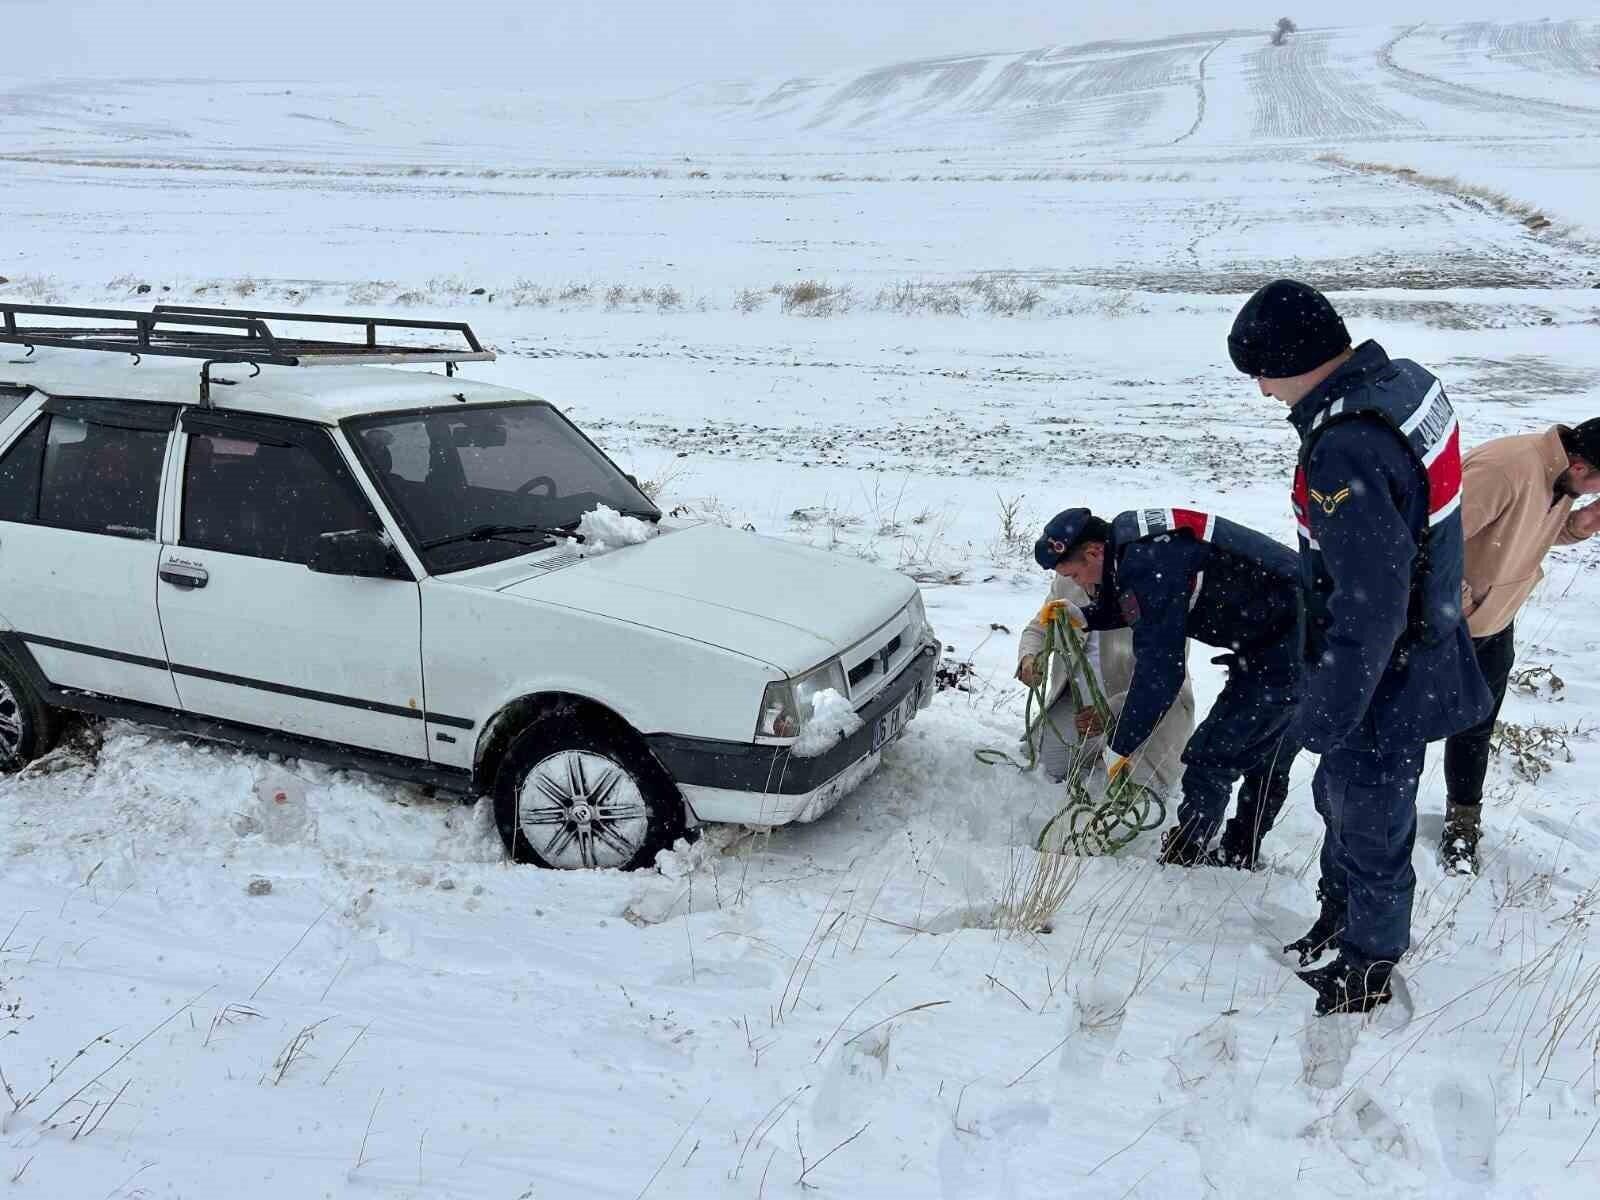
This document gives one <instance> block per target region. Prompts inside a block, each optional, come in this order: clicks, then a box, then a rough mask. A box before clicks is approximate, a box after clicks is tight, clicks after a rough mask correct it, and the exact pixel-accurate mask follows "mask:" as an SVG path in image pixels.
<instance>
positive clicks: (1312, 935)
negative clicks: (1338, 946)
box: [1283, 900, 1344, 967]
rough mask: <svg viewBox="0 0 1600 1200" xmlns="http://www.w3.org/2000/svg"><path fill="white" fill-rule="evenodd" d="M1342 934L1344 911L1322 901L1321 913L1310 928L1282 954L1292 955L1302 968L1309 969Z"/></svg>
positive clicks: (1286, 947) (1284, 949)
mask: <svg viewBox="0 0 1600 1200" xmlns="http://www.w3.org/2000/svg"><path fill="white" fill-rule="evenodd" d="M1343 932H1344V910H1343V909H1342V908H1335V907H1334V906H1333V905H1331V904H1329V903H1328V901H1327V900H1323V902H1322V911H1321V912H1320V913H1318V914H1317V919H1316V920H1315V921H1314V922H1312V925H1311V928H1310V929H1308V930H1306V931H1305V933H1304V934H1303V935H1302V936H1300V937H1298V938H1296V939H1295V940H1294V941H1292V942H1290V943H1289V944H1288V945H1287V946H1285V947H1284V948H1283V952H1284V953H1285V954H1293V955H1294V956H1295V957H1296V958H1298V959H1299V960H1300V965H1301V966H1302V967H1309V966H1310V965H1311V964H1312V963H1314V962H1316V961H1317V959H1319V958H1321V957H1322V955H1323V954H1324V952H1326V951H1327V950H1329V949H1331V948H1332V947H1333V946H1334V944H1335V943H1336V942H1337V941H1338V939H1339V935H1340V934H1341V933H1343Z"/></svg>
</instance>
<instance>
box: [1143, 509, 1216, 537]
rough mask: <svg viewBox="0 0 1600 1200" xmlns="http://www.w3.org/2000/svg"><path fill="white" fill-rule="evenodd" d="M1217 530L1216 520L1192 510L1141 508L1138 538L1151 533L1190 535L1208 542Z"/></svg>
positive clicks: (1208, 514) (1209, 515)
mask: <svg viewBox="0 0 1600 1200" xmlns="http://www.w3.org/2000/svg"><path fill="white" fill-rule="evenodd" d="M1216 529H1217V518H1216V517H1214V516H1212V515H1211V514H1210V513H1203V512H1200V511H1199V510H1198V509H1193V508H1141V509H1140V510H1139V536H1140V537H1149V536H1150V535H1151V534H1153V533H1185V532H1186V533H1192V534H1194V536H1195V537H1197V538H1199V539H1200V540H1201V541H1202V542H1209V541H1210V540H1211V537H1212V534H1214V533H1215V532H1216Z"/></svg>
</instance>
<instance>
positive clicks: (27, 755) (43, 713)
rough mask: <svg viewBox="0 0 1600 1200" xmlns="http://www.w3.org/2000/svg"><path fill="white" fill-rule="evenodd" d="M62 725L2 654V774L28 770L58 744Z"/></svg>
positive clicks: (0, 676) (8, 657)
mask: <svg viewBox="0 0 1600 1200" xmlns="http://www.w3.org/2000/svg"><path fill="white" fill-rule="evenodd" d="M59 731H60V721H59V720H58V718H57V715H56V712H55V710H54V709H52V708H51V707H50V706H49V705H48V704H46V703H45V702H44V700H43V699H42V698H41V697H40V695H39V693H38V692H37V691H35V690H34V687H33V684H32V683H30V682H29V681H28V676H27V675H26V674H25V673H24V672H23V671H22V669H21V668H20V667H18V666H17V664H16V662H15V661H13V660H12V658H11V656H10V655H8V654H5V653H4V652H0V774H9V773H10V772H12V771H15V770H17V769H19V768H20V767H23V766H26V765H27V764H28V763H30V762H32V761H33V760H34V759H36V758H38V757H39V756H40V755H41V754H44V753H46V752H47V751H48V750H49V749H50V747H52V746H54V745H55V744H56V734H57V733H58V732H59Z"/></svg>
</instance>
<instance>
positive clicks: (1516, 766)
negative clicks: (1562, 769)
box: [1489, 721, 1583, 783]
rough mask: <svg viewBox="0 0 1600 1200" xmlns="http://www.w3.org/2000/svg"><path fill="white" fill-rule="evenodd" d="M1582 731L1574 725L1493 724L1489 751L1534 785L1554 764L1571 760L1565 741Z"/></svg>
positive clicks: (1502, 722)
mask: <svg viewBox="0 0 1600 1200" xmlns="http://www.w3.org/2000/svg"><path fill="white" fill-rule="evenodd" d="M1582 733H1583V730H1582V729H1580V728H1579V727H1578V726H1576V725H1572V726H1567V725H1519V724H1517V723H1516V722H1515V721H1496V722H1495V725H1494V733H1493V734H1492V735H1490V739H1489V749H1490V750H1491V751H1492V752H1493V753H1495V754H1504V755H1506V756H1507V757H1508V758H1510V760H1511V769H1512V770H1513V771H1514V772H1516V774H1518V775H1520V776H1521V777H1522V778H1523V779H1526V780H1527V781H1528V782H1529V783H1538V782H1539V780H1540V779H1541V778H1542V777H1543V776H1545V775H1547V774H1549V772H1550V770H1551V768H1552V767H1553V766H1554V765H1555V764H1556V763H1557V762H1567V763H1570V762H1572V761H1574V760H1573V755H1572V748H1571V747H1570V746H1569V745H1568V744H1567V742H1568V739H1569V738H1574V737H1579V736H1581V735H1582Z"/></svg>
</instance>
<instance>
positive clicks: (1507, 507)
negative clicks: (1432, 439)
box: [1461, 426, 1583, 638]
mask: <svg viewBox="0 0 1600 1200" xmlns="http://www.w3.org/2000/svg"><path fill="white" fill-rule="evenodd" d="M1566 469H1567V452H1566V451H1565V450H1564V449H1562V446H1561V436H1560V434H1559V432H1558V427H1556V426H1552V427H1551V428H1550V429H1548V430H1546V431H1545V432H1544V433H1529V434H1523V435H1521V436H1518V437H1504V438H1495V439H1494V440H1493V441H1490V442H1485V443H1483V445H1481V446H1477V447H1474V448H1473V449H1472V450H1471V451H1469V452H1468V453H1467V456H1466V457H1465V458H1464V459H1462V460H1461V525H1462V535H1463V536H1464V537H1465V538H1466V549H1467V561H1466V570H1465V571H1464V572H1463V573H1462V578H1461V611H1462V612H1463V613H1465V614H1466V617H1467V627H1468V629H1470V630H1471V632H1472V636H1473V637H1476V638H1482V637H1489V636H1490V635H1491V634H1496V633H1499V632H1500V631H1501V630H1503V629H1505V627H1506V626H1507V625H1509V624H1511V622H1512V621H1513V620H1514V619H1515V618H1516V615H1517V610H1518V609H1520V608H1521V607H1522V605H1523V602H1524V601H1526V600H1527V598H1528V595H1529V593H1531V592H1532V591H1533V589H1534V587H1535V586H1536V585H1537V584H1538V582H1539V581H1540V580H1541V579H1543V578H1544V568H1543V566H1542V565H1541V564H1542V562H1543V561H1544V556H1545V555H1546V554H1547V553H1549V551H1550V547H1551V546H1566V545H1571V544H1572V543H1573V542H1579V541H1582V540H1583V539H1582V538H1581V537H1579V536H1578V535H1577V534H1576V533H1574V532H1573V530H1572V524H1571V521H1572V497H1570V496H1563V497H1561V498H1560V499H1559V500H1557V499H1556V498H1555V494H1554V489H1555V482H1556V479H1557V478H1558V477H1559V476H1560V474H1561V472H1563V471H1565V470H1566ZM1552 501H1553V503H1552Z"/></svg>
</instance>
